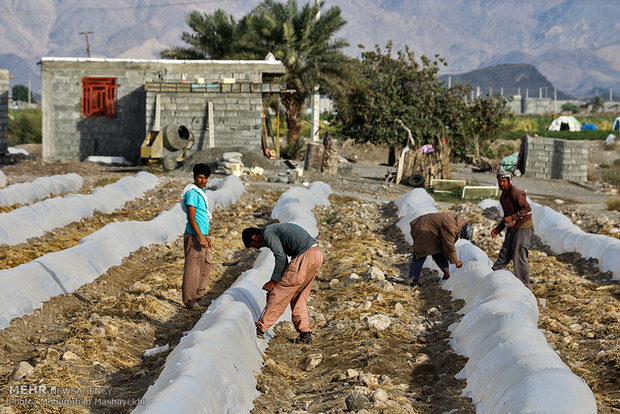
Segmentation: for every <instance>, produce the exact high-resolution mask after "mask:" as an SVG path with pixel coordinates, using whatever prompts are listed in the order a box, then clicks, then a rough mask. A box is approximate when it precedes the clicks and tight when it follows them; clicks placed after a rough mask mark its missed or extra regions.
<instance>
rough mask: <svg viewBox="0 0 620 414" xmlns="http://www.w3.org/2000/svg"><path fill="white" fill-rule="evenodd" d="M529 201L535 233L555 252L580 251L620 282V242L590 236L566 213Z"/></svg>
mask: <svg viewBox="0 0 620 414" xmlns="http://www.w3.org/2000/svg"><path fill="white" fill-rule="evenodd" d="M528 201H529V203H530V206H531V207H532V220H533V221H534V233H535V234H536V235H537V236H538V237H540V239H541V240H542V242H543V243H545V244H546V245H548V246H549V247H550V248H551V250H552V251H553V253H555V254H562V253H570V252H577V253H579V254H581V256H582V257H584V258H586V259H589V258H595V259H597V260H598V266H599V268H600V269H601V271H603V272H612V278H613V279H614V280H619V279H620V240H618V239H616V238H614V237H609V236H605V235H602V234H593V233H587V232H585V231H583V230H581V229H580V228H579V227H578V226H577V225H575V224H573V223H572V222H571V221H570V219H569V218H568V217H566V216H565V215H564V214H561V213H558V212H557V211H555V210H554V209H552V208H551V207H547V206H541V205H540V204H537V203H534V202H533V201H531V200H528ZM478 206H479V207H480V208H482V209H483V210H484V209H486V208H490V207H496V208H501V206H499V202H498V201H496V200H482V201H481V202H480V203H479V204H478Z"/></svg>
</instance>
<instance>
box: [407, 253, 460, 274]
mask: <svg viewBox="0 0 620 414" xmlns="http://www.w3.org/2000/svg"><path fill="white" fill-rule="evenodd" d="M426 257H427V256H424V257H420V258H419V259H416V258H415V254H414V255H413V257H412V258H411V266H409V279H413V280H418V279H419V278H420V273H421V272H422V265H423V264H424V261H425V260H426ZM432 257H433V260H434V261H435V263H437V266H439V268H440V269H441V271H442V272H443V271H445V270H447V269H448V267H449V266H450V263H449V262H448V259H446V258H445V257H444V255H443V254H441V253H435V254H433V255H432Z"/></svg>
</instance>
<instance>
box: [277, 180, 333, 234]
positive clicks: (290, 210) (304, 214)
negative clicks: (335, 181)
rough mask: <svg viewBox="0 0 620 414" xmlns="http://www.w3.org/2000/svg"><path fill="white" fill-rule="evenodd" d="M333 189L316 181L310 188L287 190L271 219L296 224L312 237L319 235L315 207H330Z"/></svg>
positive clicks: (279, 200) (278, 202)
mask: <svg viewBox="0 0 620 414" xmlns="http://www.w3.org/2000/svg"><path fill="white" fill-rule="evenodd" d="M330 194H331V187H330V186H329V185H328V184H325V183H324V182H321V181H315V182H313V183H312V184H310V186H309V187H308V188H304V187H293V188H290V189H288V190H286V191H285V192H284V193H283V194H282V195H281V196H280V198H279V199H278V201H277V203H276V205H275V206H274V207H273V210H272V211H271V217H272V218H274V219H277V220H279V221H280V222H282V223H295V224H298V225H300V226H301V227H303V228H304V229H306V231H307V232H308V233H310V235H311V236H312V237H316V236H318V234H319V230H318V228H317V223H316V219H315V218H314V214H313V213H312V207H314V206H315V205H321V206H326V205H329V199H328V197H329V195H330Z"/></svg>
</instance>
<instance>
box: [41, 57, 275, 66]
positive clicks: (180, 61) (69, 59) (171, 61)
mask: <svg viewBox="0 0 620 414" xmlns="http://www.w3.org/2000/svg"><path fill="white" fill-rule="evenodd" d="M41 62H99V63H101V62H111V63H112V62H115V63H122V62H132V63H166V64H178V65H187V64H205V63H217V64H219V65H238V64H261V65H274V66H279V65H282V61H280V60H213V59H210V60H189V59H120V58H93V57H90V58H88V57H49V56H45V57H42V58H41Z"/></svg>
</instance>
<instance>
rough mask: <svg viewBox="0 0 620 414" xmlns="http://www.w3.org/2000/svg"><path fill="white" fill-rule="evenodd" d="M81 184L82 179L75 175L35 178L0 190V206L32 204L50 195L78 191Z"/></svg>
mask: <svg viewBox="0 0 620 414" xmlns="http://www.w3.org/2000/svg"><path fill="white" fill-rule="evenodd" d="M5 184H6V181H5ZM82 184H83V181H82V177H80V176H79V175H78V174H76V173H70V174H63V175H52V176H51V177H39V178H35V179H34V180H33V181H31V182H29V183H19V184H13V185H10V186H8V187H6V188H3V189H2V190H0V205H3V206H10V205H13V204H28V203H32V202H33V201H36V200H40V199H42V198H45V197H47V196H49V195H52V194H62V193H66V192H68V191H76V190H79V189H80V188H82Z"/></svg>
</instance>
